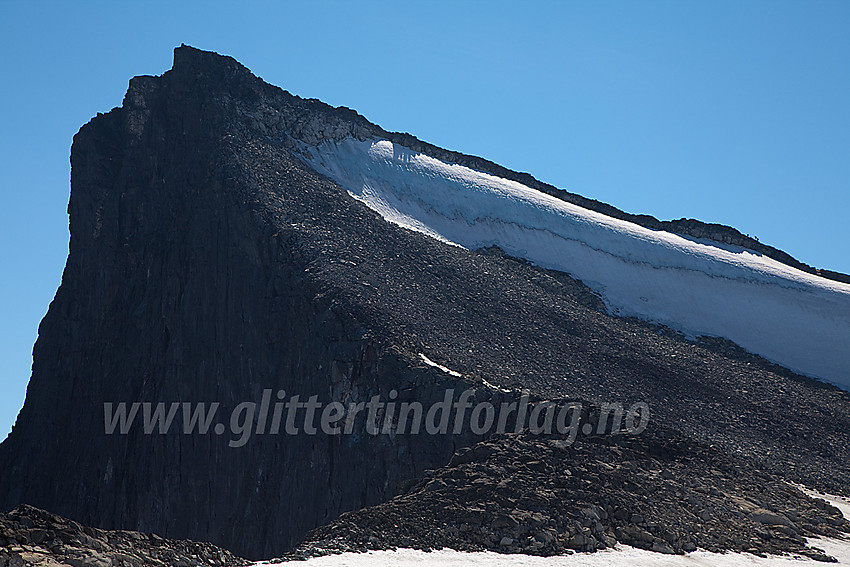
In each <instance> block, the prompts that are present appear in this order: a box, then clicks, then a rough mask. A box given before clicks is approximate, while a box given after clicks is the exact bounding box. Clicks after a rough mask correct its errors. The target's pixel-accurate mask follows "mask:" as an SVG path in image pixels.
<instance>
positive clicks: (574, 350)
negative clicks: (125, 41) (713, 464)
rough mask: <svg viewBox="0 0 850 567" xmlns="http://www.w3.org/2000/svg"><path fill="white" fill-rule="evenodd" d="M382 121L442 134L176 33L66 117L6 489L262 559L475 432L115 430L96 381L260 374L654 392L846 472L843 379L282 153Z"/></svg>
mask: <svg viewBox="0 0 850 567" xmlns="http://www.w3.org/2000/svg"><path fill="white" fill-rule="evenodd" d="M375 133H379V134H381V135H383V136H385V137H386V136H391V137H393V139H394V140H398V141H401V142H402V143H407V144H408V145H410V146H411V147H413V148H414V149H417V147H416V146H417V144H418V145H421V146H422V148H424V149H425V151H428V152H434V153H438V154H439V153H440V152H445V150H439V149H438V148H434V147H433V146H429V145H427V144H424V143H422V142H419V141H417V140H415V139H413V138H412V137H410V136H408V135H404V134H388V133H385V132H383V130H381V129H380V128H379V127H377V126H374V125H372V124H370V123H369V122H368V121H366V120H365V119H364V118H363V117H361V116H359V115H357V114H356V113H355V112H353V111H351V110H348V109H344V108H331V107H329V106H327V105H324V104H323V103H320V102H319V101H316V100H303V99H300V98H298V97H295V96H292V95H290V94H289V93H287V92H285V91H282V90H280V89H278V88H277V87H273V86H270V85H267V84H266V83H264V82H262V81H261V80H260V79H258V78H256V77H254V76H253V75H252V74H251V73H250V72H249V71H248V70H247V69H245V68H244V67H242V66H241V65H240V64H238V63H237V62H236V61H234V60H233V59H230V58H228V57H221V56H218V55H216V54H213V53H208V52H203V51H199V50H196V49H193V48H190V47H181V48H178V49H177V50H176V51H175V60H174V67H173V69H171V70H170V71H168V72H166V73H165V74H163V75H162V76H160V77H137V78H135V79H133V80H132V81H131V83H130V88H129V90H128V92H127V95H126V97H125V100H124V103H123V106H122V107H120V108H116V109H114V110H112V111H111V112H109V113H106V114H103V115H99V116H98V117H96V118H94V119H93V120H92V121H91V122H90V123H88V124H87V125H85V126H84V127H83V128H82V129H81V130H80V132H79V133H78V134H77V136H76V137H75V139H74V145H73V149H72V155H71V162H72V179H71V201H70V205H69V214H70V229H71V244H70V253H69V256H68V261H67V265H66V268H65V272H64V274H63V279H62V285H61V287H60V288H59V290H58V292H57V294H56V297H55V299H54V301H53V302H52V304H51V306H50V309H49V312H48V314H47V315H46V317H45V318H44V321H43V322H42V324H41V326H40V328H39V338H38V341H37V343H36V345H35V348H34V353H33V356H34V363H33V374H32V379H31V381H30V384H29V387H28V390H27V398H26V403H25V405H24V408H23V409H22V411H21V413H20V415H19V417H18V419H17V422H16V424H15V427H14V429H13V431H12V433H11V435H10V436H9V437H8V439H6V441H4V442H3V444H2V445H0V509H4V510H9V509H12V508H13V507H15V506H17V505H18V504H21V503H27V504H31V505H34V506H38V507H39V508H43V509H46V510H50V511H51V512H54V513H58V514H61V515H63V516H66V517H69V518H72V519H73V520H75V521H78V522H81V523H83V524H87V525H92V526H97V527H98V528H109V529H132V530H138V531H141V532H155V533H158V534H161V535H162V536H165V537H169V538H175V539H194V540H206V541H211V542H213V543H215V544H217V545H221V546H223V547H226V548H228V549H231V550H232V551H234V552H235V553H238V554H239V555H242V556H245V557H249V558H266V557H271V556H274V555H280V554H282V553H284V552H286V551H287V550H290V549H292V548H293V546H295V545H296V544H297V542H298V541H299V540H300V539H301V538H302V537H303V536H304V534H305V533H307V532H308V530H310V529H313V528H316V527H317V526H321V525H324V524H327V523H329V522H331V521H333V520H334V519H336V518H337V517H338V516H339V515H340V514H341V513H343V512H346V511H351V510H357V509H360V508H364V507H368V506H373V505H376V504H380V503H382V502H387V501H389V500H390V499H392V498H393V497H394V496H396V495H398V494H401V493H403V492H404V491H405V490H406V489H407V488H408V487H409V484H410V482H411V481H415V480H416V479H419V478H421V477H422V475H423V474H424V472H425V471H426V470H429V469H436V468H439V467H441V466H443V465H445V464H446V463H448V462H449V460H450V459H451V457H452V455H453V454H454V453H455V451H456V450H457V449H458V448H459V447H463V446H467V445H470V444H472V443H474V442H477V441H480V440H481V439H480V436H475V435H473V434H472V433H467V432H465V431H464V432H462V433H461V434H459V435H451V434H449V435H425V434H421V435H383V434H378V435H372V434H369V433H368V432H366V431H364V430H363V429H362V428H358V429H357V430H356V431H354V432H352V434H349V435H333V434H330V435H327V434H323V433H321V432H319V433H318V434H316V435H308V434H304V433H303V432H302V433H301V434H297V435H288V434H284V433H281V434H278V435H269V434H260V433H256V434H254V435H253V436H252V437H251V439H250V440H249V441H248V442H246V443H245V444H242V445H241V446H233V445H234V443H233V441H234V437H235V435H234V434H233V433H232V431H228V429H227V426H228V425H229V424H230V425H232V423H231V422H230V421H228V420H227V419H226V418H224V417H222V419H220V420H216V421H217V423H216V422H214V423H213V427H211V428H210V430H209V431H208V432H207V433H205V434H202V433H198V432H197V431H196V432H195V433H193V434H182V433H181V431H179V430H180V428H181V427H180V424H179V423H178V424H177V425H175V426H174V427H172V428H171V429H169V430H168V432H167V433H159V432H158V430H153V431H152V432H150V433H146V432H145V431H144V430H143V428H142V427H140V426H137V427H131V428H129V429H128V430H127V431H126V432H125V433H121V432H120V430H119V431H116V432H113V433H112V434H108V433H107V432H106V430H107V429H108V427H107V424H106V423H105V415H104V412H105V405H104V404H113V407H114V405H116V404H119V403H121V402H125V403H128V404H132V403H134V402H139V403H141V402H152V403H154V404H156V403H159V402H164V403H166V404H168V403H171V402H188V403H199V402H207V403H211V402H217V403H220V405H221V409H220V412H221V413H220V414H219V415H220V416H225V415H229V413H228V412H231V411H233V410H234V409H235V408H236V407H238V404H240V403H242V402H255V403H257V404H258V406H259V405H261V404H262V400H263V397H264V395H265V392H266V391H267V390H268V391H272V392H276V391H278V390H285V392H286V394H285V396H286V397H287V398H288V397H289V396H292V395H300V396H302V401H304V400H306V399H307V398H308V397H309V396H313V395H315V396H318V397H319V399H321V401H323V402H325V403H327V402H330V401H338V402H342V403H345V404H350V403H365V402H367V401H369V400H370V399H371V398H372V397H373V396H375V395H379V396H381V397H382V399H385V400H386V399H390V398H391V397H392V393H393V392H395V394H396V395H397V396H398V401H399V402H401V401H404V400H408V401H411V400H415V401H420V402H422V403H424V404H427V403H429V402H434V401H438V400H442V399H443V396H444V392H445V390H446V389H447V388H452V389H456V390H463V389H465V388H474V389H475V390H476V394H475V395H476V396H477V398H476V399H489V400H492V401H493V402H494V403H498V402H500V401H502V400H510V399H516V398H517V397H518V396H519V391H520V390H528V391H529V392H530V393H531V394H532V395H533V396H536V397H537V398H540V399H547V398H559V399H560V398H570V399H574V400H581V401H583V402H586V403H587V404H597V405H598V404H600V403H603V402H609V401H613V402H619V403H623V404H624V405H626V406H628V405H629V404H630V403H632V402H635V401H644V402H646V403H648V404H649V405H650V406H651V408H652V416H653V418H652V419H653V422H657V423H658V424H659V425H663V426H665V427H670V428H673V429H675V431H677V432H678V434H679V435H681V436H683V437H684V438H686V439H688V440H691V441H693V442H696V443H702V444H706V445H707V444H713V445H714V446H715V448H716V450H717V451H720V452H725V453H735V454H736V455H737V456H738V457H739V458H742V459H748V460H749V461H750V463H751V466H752V467H754V468H757V469H758V470H760V471H762V472H763V473H764V474H766V475H773V476H775V477H776V478H779V477H783V478H788V479H791V480H794V481H797V482H804V483H806V484H809V485H811V486H813V487H817V488H820V489H823V490H827V491H831V492H846V491H847V490H848V488H847V487H848V486H850V471H848V470H847V468H846V466H845V465H846V463H847V462H848V460H850V440H848V437H847V431H850V397H848V394H847V393H846V392H843V391H840V390H838V389H836V388H833V387H830V386H827V385H824V384H822V383H819V382H815V381H812V380H809V379H806V378H803V377H800V376H797V375H795V374H793V373H791V372H789V371H787V370H785V369H782V368H779V367H776V366H775V365H772V364H770V363H768V362H766V361H764V360H762V359H759V358H757V357H754V356H751V355H748V354H747V353H745V352H742V351H741V350H740V349H738V348H736V347H735V346H734V345H732V344H730V343H727V342H724V341H717V340H705V341H691V340H686V339H685V338H684V337H681V336H679V335H677V334H676V333H673V332H671V331H669V330H666V329H663V328H660V327H657V326H653V325H650V324H647V323H644V322H640V321H636V320H631V319H621V318H617V317H613V316H610V315H609V314H607V313H606V312H605V310H604V309H603V308H602V306H601V302H600V301H599V298H598V297H596V296H595V295H594V294H593V293H591V292H590V291H589V290H588V289H587V288H586V287H585V286H583V285H582V284H581V283H580V282H577V281H575V280H572V279H571V278H569V277H567V276H566V275H564V274H561V273H555V272H547V271H545V270H541V269H538V268H536V267H534V266H530V265H527V264H526V263H524V262H521V261H518V260H515V259H512V258H509V257H505V256H504V255H502V254H501V253H500V252H499V251H498V250H482V251H466V250H462V249H459V248H455V247H449V246H445V245H443V244H441V243H439V242H437V241H434V240H431V239H428V238H426V237H424V236H422V235H420V234H415V233H411V232H408V231H405V230H403V229H400V228H399V227H397V226H395V225H392V224H389V223H386V222H385V221H383V220H382V219H381V218H380V217H379V216H377V215H376V214H374V213H373V212H372V211H370V210H368V209H366V208H365V207H363V206H362V205H361V204H360V203H358V202H357V201H355V200H354V199H352V198H351V197H350V196H349V195H348V194H347V193H346V192H345V191H344V190H343V189H341V188H340V187H338V186H337V185H335V184H334V183H332V182H331V181H330V180H328V179H326V178H324V177H322V176H321V175H319V174H317V173H316V172H315V171H313V170H312V169H311V168H310V167H308V166H307V165H306V164H305V163H304V161H303V160H302V159H300V157H299V154H298V148H299V146H300V144H302V143H307V144H311V143H313V144H314V143H316V142H318V141H322V140H326V139H342V138H344V137H346V136H354V137H358V138H361V139H362V138H365V137H368V136H370V135H373V134H375ZM419 149H421V148H419ZM440 155H442V154H440ZM446 155H448V156H449V159H454V160H456V161H459V162H464V163H469V164H472V165H473V166H475V167H480V168H481V169H487V168H490V169H491V170H493V171H494V172H496V173H498V174H500V175H505V176H506V177H513V178H519V179H521V180H522V181H523V182H524V183H528V184H532V185H534V184H535V183H536V185H535V186H541V187H543V186H542V185H541V184H539V183H537V182H532V181H530V180H529V179H528V178H527V177H526V176H524V175H522V174H516V173H512V172H507V171H506V170H502V169H501V168H498V166H495V165H494V164H489V162H485V161H484V160H480V159H478V158H472V157H468V156H460V155H459V154H454V153H452V152H446ZM544 189H545V187H544ZM549 190H551V189H549ZM558 194H560V193H558ZM600 206H601V205H600ZM603 208H604V207H603ZM606 210H607V209H606ZM611 214H614V213H611ZM422 355H424V356H425V358H427V359H428V360H431V361H434V362H435V363H437V364H439V365H444V366H445V367H447V368H449V369H451V370H452V371H453V373H449V372H446V371H444V370H442V369H440V368H439V367H437V366H434V365H433V364H428V363H426V362H424V360H425V359H423V356H422ZM272 401H273V402H276V401H277V400H272ZM180 420H181V417H179V416H178V417H177V422H180ZM106 421H108V420H106ZM259 421H260V418H259V416H257V415H255V416H254V419H253V421H251V422H250V423H251V425H252V431H253V430H254V429H253V428H256V429H258V430H259V429H260V424H259ZM218 425H220V426H221V428H220V429H219V428H218V427H217V426H218ZM232 429H233V428H232V427H231V430H232ZM237 445H238V443H237ZM598 489H599V490H603V489H604V487H602V486H600V487H598Z"/></svg>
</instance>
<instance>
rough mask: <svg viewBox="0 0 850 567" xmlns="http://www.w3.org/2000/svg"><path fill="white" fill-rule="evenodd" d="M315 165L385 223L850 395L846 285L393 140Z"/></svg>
mask: <svg viewBox="0 0 850 567" xmlns="http://www.w3.org/2000/svg"><path fill="white" fill-rule="evenodd" d="M305 154H306V155H308V156H310V157H308V161H309V162H310V163H311V164H312V166H313V167H314V168H315V169H316V170H317V171H319V172H321V173H323V174H325V175H327V176H328V177H330V178H331V179H333V180H334V181H335V182H337V183H338V184H339V185H340V186H342V187H343V188H344V189H346V190H347V191H348V192H349V193H350V194H351V195H352V196H353V197H354V198H356V199H358V200H360V201H361V202H363V203H364V204H365V205H367V206H368V207H370V208H371V209H373V210H375V211H376V212H378V213H379V214H380V215H381V216H383V217H384V218H385V219H386V220H388V221H390V222H393V223H396V224H398V225H400V226H403V227H405V228H408V229H411V230H415V231H418V232H421V233H424V234H426V235H428V236H431V237H433V238H436V239H438V240H440V241H442V242H445V243H447V244H453V245H456V246H461V247H464V248H468V249H476V248H481V247H486V246H491V245H497V246H499V247H500V248H502V249H503V250H505V252H507V253H508V254H511V255H513V256H518V257H522V258H525V259H527V260H529V261H531V262H533V263H535V264H537V265H539V266H541V267H544V268H551V269H556V270H561V271H564V272H567V273H569V274H571V275H572V276H574V277H576V278H577V279H580V280H582V281H583V282H584V283H585V284H587V285H588V286H589V287H590V288H591V289H593V290H594V291H596V292H598V293H599V294H600V295H601V296H602V298H603V299H604V301H605V302H606V305H607V306H608V308H609V309H610V310H611V311H612V312H614V313H617V314H621V315H629V316H636V317H640V318H643V319H647V320H651V321H655V322H658V323H661V324H664V325H668V326H670V327H673V328H675V329H678V330H680V331H683V332H685V333H687V334H690V335H713V336H720V337H725V338H728V339H730V340H732V341H734V342H736V343H737V344H739V345H741V346H742V347H744V348H746V349H747V350H749V351H751V352H753V353H756V354H759V355H761V356H763V357H765V358H767V359H769V360H772V361H774V362H777V363H779V364H781V365H783V366H786V367H788V368H790V369H792V370H795V371H797V372H800V373H803V374H807V375H810V376H815V377H819V378H822V379H825V380H828V381H831V382H834V383H836V384H838V385H839V386H842V387H843V388H845V389H850V285H847V284H843V283H839V282H834V281H831V280H826V279H823V278H819V277H817V276H814V275H811V274H808V273H806V272H803V271H800V270H797V269H795V268H792V267H790V266H786V265H785V264H782V263H780V262H777V261H775V260H773V259H771V258H767V257H765V256H762V255H760V254H758V253H756V252H753V251H750V250H747V249H744V248H736V247H730V246H726V245H721V244H718V243H715V242H712V241H708V240H696V239H692V238H686V237H683V236H680V235H677V234H672V233H669V232H664V231H656V230H650V229H647V228H644V227H641V226H639V225H636V224H633V223H630V222H627V221H622V220H619V219H614V218H612V217H608V216H606V215H603V214H601V213H597V212H593V211H589V210H587V209H584V208H582V207H579V206H577V205H573V204H571V203H567V202H565V201H562V200H560V199H557V198H555V197H552V196H550V195H547V194H545V193H542V192H540V191H537V190H535V189H531V188H529V187H526V186H524V185H522V184H520V183H517V182H515V181H510V180H507V179H503V178H500V177H496V176H493V175H490V174H487V173H483V172H480V171H476V170H473V169H470V168H468V167H465V166H462V165H458V164H453V163H447V162H443V161H440V160H438V159H434V158H432V157H429V156H427V155H425V154H422V153H418V152H414V151H412V150H410V149H408V148H405V147H403V146H400V145H398V144H394V143H392V142H390V141H388V140H366V141H358V140H355V139H352V138H349V139H346V140H343V141H341V142H325V143H323V144H321V145H320V146H318V147H309V148H305Z"/></svg>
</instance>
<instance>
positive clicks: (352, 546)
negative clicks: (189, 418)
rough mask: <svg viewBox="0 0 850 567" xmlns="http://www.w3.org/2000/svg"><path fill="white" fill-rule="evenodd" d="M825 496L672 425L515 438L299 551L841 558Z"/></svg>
mask: <svg viewBox="0 0 850 567" xmlns="http://www.w3.org/2000/svg"><path fill="white" fill-rule="evenodd" d="M848 533H850V522H848V521H847V520H846V519H845V518H844V517H843V516H842V514H841V512H840V511H839V510H838V509H836V508H834V507H832V506H831V505H829V504H828V503H826V502H825V501H823V500H819V499H814V498H810V497H809V496H807V495H805V494H804V493H803V492H801V491H800V490H798V489H797V488H796V487H794V486H792V485H789V484H787V483H786V482H784V481H782V480H779V479H777V478H776V477H773V476H770V475H768V474H765V473H763V472H760V471H758V470H756V469H755V468H753V467H752V466H750V465H749V464H748V463H747V462H745V461H743V460H740V459H735V458H732V457H729V456H727V455H725V454H724V453H722V452H720V451H718V450H716V449H714V448H712V447H705V446H702V447H700V446H697V445H694V444H693V443H690V442H687V441H685V440H684V439H682V438H681V437H680V436H677V435H676V434H675V433H673V432H670V431H663V430H656V431H653V432H647V433H646V434H644V435H640V436H635V437H632V438H624V437H620V438H617V437H612V436H607V437H587V438H584V439H581V440H578V441H576V442H575V443H574V444H572V445H569V444H567V442H566V441H565V440H564V439H563V438H559V437H557V436H549V437H541V436H531V435H527V434H526V435H507V436H504V437H502V438H499V439H492V440H489V441H486V442H482V443H479V444H478V445H476V446H474V447H472V448H469V449H465V450H461V451H460V452H459V453H458V454H456V455H455V456H454V458H453V459H452V461H451V463H449V465H448V466H446V467H444V468H441V469H439V470H437V471H432V473H431V474H430V475H428V477H427V478H425V479H424V480H422V481H421V482H419V483H418V484H417V485H416V486H414V487H412V489H411V490H410V491H408V492H407V494H405V495H402V496H399V497H397V498H395V499H393V500H391V501H389V502H387V503H385V504H381V505H379V506H375V507H372V508H367V509H364V510H359V511H356V512H351V513H347V514H343V515H342V516H341V517H340V518H339V519H338V520H336V521H335V522H332V523H331V524H329V525H327V526H323V527H321V528H318V529H316V530H314V531H313V532H312V533H311V534H309V535H308V538H307V541H306V542H305V543H304V544H302V545H301V546H300V547H299V548H298V549H297V550H296V551H295V552H294V553H292V554H290V555H288V556H287V557H290V558H293V557H294V558H301V557H308V556H314V555H323V554H327V553H338V552H345V551H365V550H370V549H391V548H395V547H404V548H415V549H426V550H427V549H436V548H443V547H449V548H453V549H456V550H461V551H481V550H490V551H497V552H502V553H525V554H532V555H558V554H565V553H571V552H573V551H585V552H592V551H596V550H599V549H604V548H608V547H613V546H614V545H615V544H616V543H617V542H620V543H624V544H627V545H630V546H633V547H638V548H641V549H647V550H651V551H656V552H659V553H668V554H674V553H675V554H682V553H686V552H690V551H694V550H696V549H697V548H700V549H706V550H708V551H712V552H723V551H738V552H749V553H753V554H757V555H765V554H776V555H782V554H788V553H794V554H799V555H803V556H807V557H810V558H812V559H815V560H819V561H835V559H833V558H832V557H829V556H827V555H825V554H824V553H822V552H821V551H820V550H817V549H814V548H812V547H809V546H808V545H807V542H806V539H805V538H808V537H839V538H840V537H845V536H846V535H847V534H848Z"/></svg>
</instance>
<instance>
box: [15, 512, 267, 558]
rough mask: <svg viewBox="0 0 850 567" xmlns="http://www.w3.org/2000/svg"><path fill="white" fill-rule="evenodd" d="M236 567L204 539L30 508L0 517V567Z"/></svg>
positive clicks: (232, 556) (227, 555) (224, 553)
mask: <svg viewBox="0 0 850 567" xmlns="http://www.w3.org/2000/svg"><path fill="white" fill-rule="evenodd" d="M63 565H67V566H70V567H201V566H206V567H240V566H247V565H251V562H250V561H247V560H245V559H242V558H241V557H237V556H235V555H233V554H232V553H230V552H229V551H227V550H225V549H221V548H219V547H216V546H214V545H211V544H208V543H198V542H194V541H174V540H167V539H164V538H161V537H159V536H158V535H156V534H143V533H139V532H132V531H115V530H100V529H97V528H90V527H86V526H81V525H80V524H78V523H77V522H74V521H71V520H68V519H66V518H63V517H61V516H57V515H55V514H50V513H49V512H45V511H44V510H39V509H38V508H34V507H32V506H27V505H21V506H18V507H17V508H15V509H14V510H12V511H11V512H8V513H6V514H3V515H0V567H25V566H32V567H60V566H63Z"/></svg>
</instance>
